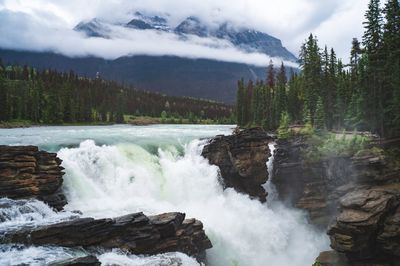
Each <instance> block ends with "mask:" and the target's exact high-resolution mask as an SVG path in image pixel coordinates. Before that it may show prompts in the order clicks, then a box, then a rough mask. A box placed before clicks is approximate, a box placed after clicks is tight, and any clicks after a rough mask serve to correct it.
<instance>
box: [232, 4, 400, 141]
mask: <svg viewBox="0 0 400 266" xmlns="http://www.w3.org/2000/svg"><path fill="white" fill-rule="evenodd" d="M363 24H364V34H363V37H362V41H359V40H358V39H356V38H354V39H353V40H352V43H351V44H352V48H351V51H350V54H349V58H350V61H349V63H348V64H344V63H343V62H342V60H341V59H338V58H337V56H336V53H335V51H334V49H333V48H332V49H328V48H327V47H326V46H325V47H324V48H321V47H320V46H319V44H318V39H317V37H316V36H314V35H312V34H311V35H310V36H309V38H308V39H307V40H306V42H305V43H304V44H303V45H302V47H301V49H300V57H299V58H300V72H298V73H297V72H294V71H291V73H286V72H287V68H285V66H284V65H283V64H282V66H281V67H280V69H279V70H277V71H276V70H275V68H274V66H273V64H272V63H271V64H270V65H269V67H268V69H267V77H266V81H256V82H253V81H251V80H250V81H249V82H248V83H247V84H245V82H244V81H243V80H240V81H239V82H238V91H237V110H236V114H237V120H238V124H239V125H240V126H253V125H257V126H262V127H264V128H266V129H270V130H273V129H277V128H278V127H279V124H280V123H288V122H289V121H290V122H291V123H302V124H303V123H309V124H311V125H312V126H314V127H315V128H320V129H328V130H332V129H333V130H343V129H346V130H359V131H371V132H373V133H377V134H379V135H380V136H384V137H392V136H398V135H400V8H399V2H398V0H388V1H387V2H386V3H385V4H384V5H381V3H380V1H379V0H371V1H370V3H369V5H368V10H367V12H366V14H365V22H364V23H363ZM287 77H290V78H288V79H287Z"/></svg>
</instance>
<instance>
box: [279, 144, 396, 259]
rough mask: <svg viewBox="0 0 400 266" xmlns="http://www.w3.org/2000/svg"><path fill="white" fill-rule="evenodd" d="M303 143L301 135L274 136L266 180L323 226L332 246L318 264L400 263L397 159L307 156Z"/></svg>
mask: <svg viewBox="0 0 400 266" xmlns="http://www.w3.org/2000/svg"><path fill="white" fill-rule="evenodd" d="M309 145H313V144H312V143H310V142H309V141H308V139H307V138H306V137H304V136H296V137H291V138H289V139H287V140H280V141H278V143H277V150H276V154H275V161H274V176H273V179H272V182H273V183H274V184H275V186H276V188H277V190H278V193H279V196H280V198H281V200H283V201H284V202H286V203H287V204H288V205H291V206H294V207H297V208H300V209H304V210H306V211H307V212H308V214H309V217H310V221H311V222H312V223H314V224H316V225H318V226H320V227H321V228H326V229H327V233H328V235H329V237H330V240H331V247H332V248H333V249H334V250H335V251H334V252H332V251H330V252H325V253H323V254H321V256H320V257H319V258H318V260H317V261H318V263H319V264H318V265H324V266H325V265H326V266H327V265H332V266H333V265H335V266H340V265H357V266H364V265H365V266H367V265H370V266H372V265H374V266H381V265H382V266H383V265H400V167H399V162H398V160H396V159H393V158H390V156H387V155H385V153H376V152H370V153H369V152H366V153H359V154H356V155H352V156H333V157H329V158H320V159H319V160H312V161H310V160H307V159H305V156H304V152H303V151H304V150H305V149H307V148H308V147H309ZM374 145H375V146H377V145H378V143H375V144H374ZM382 147H383V146H381V148H382ZM383 148H387V147H383ZM370 150H373V148H372V147H371V149H370ZM335 252H339V253H335ZM341 254H344V255H345V256H342V255H341Z"/></svg>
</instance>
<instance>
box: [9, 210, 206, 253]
mask: <svg viewBox="0 0 400 266" xmlns="http://www.w3.org/2000/svg"><path fill="white" fill-rule="evenodd" d="M2 239H4V241H7V242H10V243H21V244H33V245H57V246H64V247H84V248H88V247H102V248H106V249H112V248H120V249H123V250H126V251H129V252H132V253H134V254H157V253H165V252H183V253H185V254H187V255H189V256H193V257H195V258H197V259H199V260H202V259H203V258H204V254H205V250H206V249H208V248H211V247H212V244H211V242H210V240H209V239H208V237H207V236H206V234H205V232H204V230H203V225H202V223H201V222H200V221H198V220H195V219H187V220H185V214H183V213H165V214H161V215H156V216H149V217H147V216H145V215H144V214H143V213H135V214H129V215H125V216H122V217H118V218H115V219H98V220H95V219H93V218H79V219H74V220H71V221H66V222H62V223H58V224H53V225H47V226H40V227H37V228H34V229H31V228H29V229H21V230H17V231H11V232H6V233H5V234H4V236H3V237H2Z"/></svg>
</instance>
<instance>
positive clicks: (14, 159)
mask: <svg viewBox="0 0 400 266" xmlns="http://www.w3.org/2000/svg"><path fill="white" fill-rule="evenodd" d="M60 164H61V160H60V159H58V158H57V155H56V154H53V153H47V152H43V151H39V150H38V148H37V147H34V146H24V147H17V146H0V197H8V198H11V199H24V198H37V199H39V200H42V201H44V202H46V203H47V204H49V205H50V206H51V207H53V208H55V209H57V210H61V209H62V208H63V207H64V205H66V204H67V201H66V198H65V196H64V194H63V193H62V191H61V185H62V183H63V179H62V177H63V175H64V173H63V172H62V170H63V169H64V168H62V167H61V166H60Z"/></svg>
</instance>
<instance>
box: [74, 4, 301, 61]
mask: <svg viewBox="0 0 400 266" xmlns="http://www.w3.org/2000/svg"><path fill="white" fill-rule="evenodd" d="M111 25H112V24H111ZM111 25H109V26H107V23H105V22H102V21H100V20H99V19H93V20H91V21H88V22H81V23H79V24H78V25H77V26H76V27H75V28H74V29H75V30H76V31H80V32H83V33H85V34H86V35H87V36H88V37H103V38H109V34H110V26H111ZM116 25H119V24H116ZM122 25H123V26H124V27H127V28H129V29H132V30H158V31H163V32H169V33H172V34H177V35H179V36H180V37H182V38H181V39H182V40H183V41H184V40H185V37H187V36H189V35H195V36H198V37H202V38H215V39H220V40H224V41H227V42H230V43H231V44H232V45H233V46H234V47H236V48H237V49H239V50H242V51H244V52H248V53H254V52H256V53H262V54H266V55H268V56H272V57H279V58H282V59H283V60H287V61H292V62H296V61H297V58H296V57H295V56H294V55H293V54H292V53H291V52H290V51H288V50H287V49H286V48H285V47H284V46H283V45H282V42H281V40H279V39H277V38H275V37H273V36H270V35H269V34H267V33H264V32H260V31H256V30H254V29H249V28H237V27H235V26H234V25H231V24H230V23H228V22H225V23H222V24H221V25H217V27H215V26H214V27H212V26H209V25H207V24H206V23H204V22H202V21H201V20H200V19H199V18H198V17H195V16H190V17H188V18H186V19H185V20H184V21H182V22H181V23H179V24H178V25H177V26H176V27H175V28H173V27H170V26H169V24H168V19H167V18H165V17H161V16H146V15H143V14H142V13H140V12H136V13H135V14H134V18H133V19H132V20H131V21H129V22H128V23H126V24H125V23H122Z"/></svg>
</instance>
